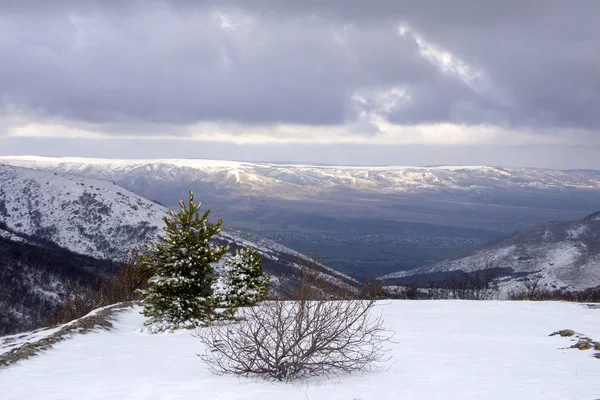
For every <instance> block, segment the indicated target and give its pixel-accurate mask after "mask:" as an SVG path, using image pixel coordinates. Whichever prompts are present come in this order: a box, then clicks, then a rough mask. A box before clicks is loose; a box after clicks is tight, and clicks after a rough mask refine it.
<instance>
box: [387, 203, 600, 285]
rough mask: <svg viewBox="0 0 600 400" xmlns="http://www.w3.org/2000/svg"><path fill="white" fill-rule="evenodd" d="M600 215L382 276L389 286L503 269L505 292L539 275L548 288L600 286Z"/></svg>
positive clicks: (529, 231)
mask: <svg viewBox="0 0 600 400" xmlns="http://www.w3.org/2000/svg"><path fill="white" fill-rule="evenodd" d="M598 215H600V213H594V214H592V215H590V216H588V217H586V218H584V219H582V220H579V221H556V222H548V223H545V224H541V225H538V226H536V227H534V228H532V229H527V230H522V231H518V232H515V233H513V234H512V235H509V236H507V237H504V238H501V239H498V240H494V241H492V242H490V243H488V244H486V245H483V246H481V247H479V248H477V249H475V250H473V251H470V252H468V253H466V254H464V255H462V256H461V257H457V258H454V259H450V260H445V261H441V262H438V263H435V264H433V265H429V266H425V267H420V268H417V269H414V270H410V271H402V272H397V273H393V274H388V275H385V276H384V277H383V278H384V279H387V280H389V281H393V280H395V281H399V280H401V279H403V278H404V279H406V278H410V277H416V276H419V277H422V279H426V277H427V276H433V275H435V274H440V273H444V272H449V271H456V270H463V271H467V272H470V271H476V270H478V269H482V268H484V267H485V266H491V267H493V268H501V269H504V270H505V271H506V272H507V276H505V277H504V278H502V279H501V282H502V286H503V287H504V289H506V290H508V289H510V288H515V287H516V286H518V285H520V284H521V281H522V279H523V277H526V276H528V275H529V276H539V277H541V280H540V283H541V284H542V285H545V287H546V288H548V289H567V290H581V289H585V288H590V287H596V286H600V218H598Z"/></svg>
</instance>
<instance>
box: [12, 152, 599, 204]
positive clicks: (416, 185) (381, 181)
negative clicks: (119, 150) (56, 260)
mask: <svg viewBox="0 0 600 400" xmlns="http://www.w3.org/2000/svg"><path fill="white" fill-rule="evenodd" d="M0 163H5V164H11V165H16V166H23V167H29V168H38V169H40V168H41V169H47V170H51V171H54V172H60V173H67V174H77V175H86V176H91V177H96V178H102V179H109V180H116V179H119V180H123V181H127V180H129V181H132V180H135V179H136V178H139V177H140V176H142V175H144V174H148V173H151V174H152V177H153V179H154V180H156V181H160V180H170V179H173V178H174V177H175V176H176V177H177V179H179V180H183V181H187V180H195V181H202V182H205V183H211V184H214V185H216V186H217V187H221V188H227V187H239V188H244V190H247V191H250V192H249V193H250V194H252V191H256V192H258V193H262V192H269V193H270V194H272V195H276V194H277V193H275V192H274V189H278V192H280V191H281V190H282V189H288V190H292V189H295V190H296V191H298V190H300V191H301V190H302V189H310V190H315V189H319V190H327V189H334V188H344V189H351V190H357V191H364V192H374V193H412V192H422V191H425V192H427V191H444V192H447V191H450V192H452V191H456V192H465V191H467V192H469V191H473V192H479V191H482V190H488V189H494V188H537V189H559V190H563V189H566V188H580V189H585V188H587V189H600V172H597V171H560V170H547V169H537V168H500V167H490V166H434V167H405V166H389V167H388V166H373V167H368V166H365V167H363V166H329V165H303V164H273V163H256V162H235V161H223V160H200V159H140V160H135V159H130V160H118V159H93V158H70V157H65V158H60V157H37V156H4V157H0ZM119 183H121V182H119ZM125 186H127V185H125Z"/></svg>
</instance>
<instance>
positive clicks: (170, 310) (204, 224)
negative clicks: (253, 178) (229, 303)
mask: <svg viewBox="0 0 600 400" xmlns="http://www.w3.org/2000/svg"><path fill="white" fill-rule="evenodd" d="M179 206H180V210H179V212H178V213H174V212H173V211H172V210H170V213H169V215H168V216H166V217H165V218H164V221H165V227H164V230H165V237H164V239H163V240H162V241H160V242H158V243H157V244H154V245H151V246H149V247H148V249H147V252H146V254H145V255H144V256H143V257H142V262H143V263H144V264H145V265H146V266H147V267H149V268H150V269H151V270H152V271H153V272H154V275H153V277H152V278H150V280H149V284H148V288H147V289H146V290H145V291H143V293H142V294H143V298H144V311H143V313H144V315H145V316H146V317H148V320H147V325H148V326H150V328H151V330H155V331H160V330H164V329H175V328H180V327H187V328H192V327H195V326H199V325H203V324H206V323H207V322H209V321H210V320H211V319H212V318H213V317H214V308H215V304H214V300H213V297H212V285H213V284H214V282H215V276H214V270H213V267H212V266H211V264H212V263H215V262H218V261H219V260H220V259H221V257H223V255H224V254H225V253H226V252H227V250H228V246H215V245H213V244H211V243H210V239H211V237H212V236H214V235H216V234H217V233H219V232H220V231H221V224H222V221H221V220H219V221H218V222H217V223H216V224H211V223H209V222H208V216H209V214H210V210H208V211H206V212H205V213H204V214H203V215H202V216H200V212H199V211H200V203H194V194H193V192H192V191H191V190H190V193H189V203H188V205H187V206H186V205H185V204H184V202H183V200H179Z"/></svg>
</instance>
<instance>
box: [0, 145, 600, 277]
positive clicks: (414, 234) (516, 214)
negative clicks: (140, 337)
mask: <svg viewBox="0 0 600 400" xmlns="http://www.w3.org/2000/svg"><path fill="white" fill-rule="evenodd" d="M0 163H4V164H10V165H14V166H22V167H30V168H36V169H41V170H45V171H48V172H56V173H59V174H68V175H75V176H83V177H86V178H94V179H102V180H108V181H112V182H115V183H117V184H118V185H120V186H123V187H125V188H127V189H129V190H130V191H132V192H134V193H136V194H138V195H140V196H143V197H145V198H149V199H151V200H154V201H157V202H159V203H161V204H164V205H166V206H176V205H177V200H178V199H179V197H181V194H182V193H186V192H187V190H188V189H189V188H192V189H194V191H195V193H196V194H197V197H198V198H199V199H201V201H202V202H203V204H204V205H205V206H206V207H208V208H210V209H211V210H213V212H214V214H215V215H219V216H220V217H222V218H223V219H224V220H225V223H226V226H228V227H230V228H236V229H240V230H243V231H247V232H248V231H250V232H254V233H255V234H257V235H259V236H262V237H265V238H268V239H272V240H274V241H277V242H278V243H281V244H282V245H285V246H286V247H289V248H292V249H294V250H296V251H300V252H302V253H305V254H313V253H315V252H317V251H318V252H320V253H321V254H325V256H326V259H327V264H328V265H330V266H333V267H335V268H336V269H338V270H340V271H344V272H348V273H352V274H355V275H363V276H374V275H384V274H387V273H391V272H396V271H399V270H409V269H412V268H415V267H420V266H424V265H428V264H432V263H435V262H437V261H441V260H444V259H447V258H451V257H455V256H457V255H458V254H460V253H461V252H462V251H465V250H468V249H469V248H472V247H474V246H477V245H481V244H483V243H485V242H487V241H489V240H491V239H495V238H500V237H503V236H504V235H506V234H509V233H510V232H513V231H515V230H521V229H527V228H531V227H533V226H535V225H536V224H539V223H543V222H546V221H551V220H574V219H580V218H583V217H585V216H586V215H588V214H590V213H592V212H594V211H597V209H598V201H597V199H598V196H599V195H600V172H599V171H591V170H574V171H560V170H548V169H539V168H502V167H491V166H430V167H394V166H379V167H362V166H329V165H304V164H275V163H254V162H233V161H220V160H197V159H191V160H190V159H148V160H118V159H88V158H51V157H33V156H20V157H0Z"/></svg>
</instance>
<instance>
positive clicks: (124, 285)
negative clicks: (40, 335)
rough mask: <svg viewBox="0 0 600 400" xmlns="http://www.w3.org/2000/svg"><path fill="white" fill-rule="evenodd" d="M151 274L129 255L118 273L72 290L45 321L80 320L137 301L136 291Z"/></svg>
mask: <svg viewBox="0 0 600 400" xmlns="http://www.w3.org/2000/svg"><path fill="white" fill-rule="evenodd" d="M151 276H152V273H151V271H150V270H149V269H148V268H146V267H145V266H144V265H143V264H142V263H140V262H139V256H138V255H137V254H135V253H132V254H130V255H128V256H126V257H125V258H124V259H123V261H122V266H121V269H120V271H119V273H118V274H117V275H116V276H114V277H112V278H109V279H105V278H104V279H103V278H101V279H99V280H98V282H97V284H96V287H95V288H90V287H81V286H72V287H70V288H69V293H71V295H70V297H69V299H67V300H66V301H65V302H64V303H62V304H61V305H59V306H58V307H57V308H56V310H55V311H54V313H52V315H51V316H50V317H49V318H48V320H47V321H46V322H47V324H48V325H57V324H62V323H65V322H69V321H72V320H74V319H77V318H80V317H83V316H84V315H86V314H88V313H89V312H90V311H92V310H94V309H96V308H98V307H103V306H107V305H111V304H116V303H121V302H127V301H134V300H139V299H140V293H139V290H140V289H145V288H146V286H147V284H148V279H150V277H151Z"/></svg>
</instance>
